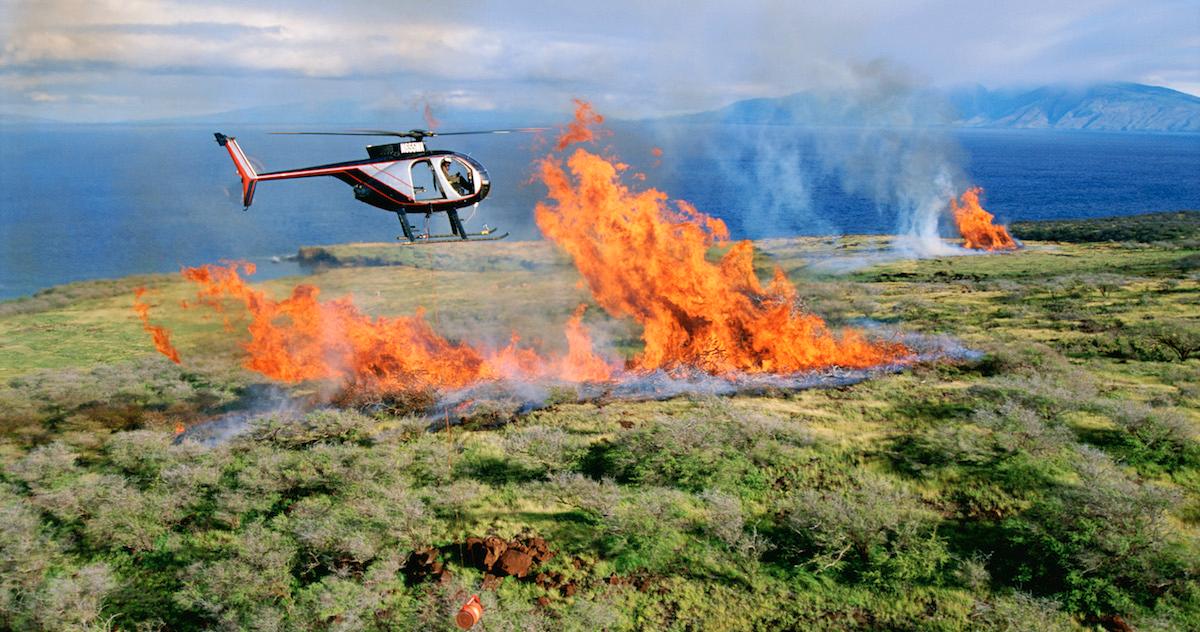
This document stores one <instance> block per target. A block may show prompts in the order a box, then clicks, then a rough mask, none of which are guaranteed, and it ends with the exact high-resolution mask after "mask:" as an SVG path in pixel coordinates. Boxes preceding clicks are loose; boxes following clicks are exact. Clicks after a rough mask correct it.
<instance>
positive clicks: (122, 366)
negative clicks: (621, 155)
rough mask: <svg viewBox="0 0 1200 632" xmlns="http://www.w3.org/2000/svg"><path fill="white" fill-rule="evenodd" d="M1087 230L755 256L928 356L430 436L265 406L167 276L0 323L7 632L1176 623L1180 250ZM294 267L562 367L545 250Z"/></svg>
mask: <svg viewBox="0 0 1200 632" xmlns="http://www.w3.org/2000/svg"><path fill="white" fill-rule="evenodd" d="M1087 226H1088V222H1081V223H1077V224H1075V225H1065V224H1060V225H1058V226H1055V227H1053V231H1054V232H1051V233H1048V234H1047V238H1048V239H1055V240H1057V241H1056V243H1046V242H1037V241H1032V240H1028V241H1027V242H1026V246H1027V247H1026V248H1025V249H1024V250H1021V251H1019V252H1016V253H1013V254H1005V255H991V256H963V257H955V258H944V259H930V260H921V261H914V260H900V261H894V260H893V261H887V260H883V259H881V260H880V261H881V262H880V263H877V264H875V265H873V266H869V267H865V268H861V269H859V270H858V271H857V272H854V273H852V274H851V275H849V276H831V275H829V274H827V273H824V272H822V271H821V270H824V269H827V268H826V267H823V266H820V265H818V264H819V263H820V262H823V261H829V260H832V259H837V258H847V259H858V258H862V257H869V256H871V255H872V253H879V252H880V251H881V249H882V248H886V246H887V244H888V238H887V237H879V236H867V237H854V236H850V237H845V238H842V239H841V240H839V241H837V242H831V241H830V240H829V239H825V238H803V239H777V240H769V241H764V242H760V243H759V244H757V252H756V254H755V261H756V264H757V268H758V269H759V270H760V272H761V273H762V274H763V275H764V277H765V275H766V274H769V273H770V271H771V270H772V269H773V268H774V266H776V265H778V266H780V267H781V268H782V269H783V270H784V271H785V272H786V273H787V274H788V275H789V276H790V277H791V278H792V279H793V280H794V281H796V283H797V285H798V287H799V288H800V293H801V297H802V301H803V303H804V304H805V306H806V307H808V308H809V309H812V310H814V311H815V312H817V313H819V314H821V315H822V316H824V317H825V318H826V319H828V320H829V321H830V322H831V323H833V324H834V325H842V324H858V325H862V324H863V323H864V322H867V323H873V324H875V325H878V326H882V327H892V328H897V329H898V330H900V331H904V332H912V333H920V334H925V335H930V336H947V337H950V338H951V339H952V340H953V341H956V342H958V343H960V344H961V345H963V346H964V347H965V348H967V349H970V350H972V351H973V352H974V353H962V354H959V355H958V356H957V358H956V359H955V358H945V359H942V360H938V361H932V362H928V363H922V364H918V365H915V366H908V367H906V368H904V369H903V370H902V371H900V372H898V373H883V374H878V375H875V376H874V377H872V378H871V379H868V380H866V381H863V382H860V383H857V384H854V385H843V386H838V387H835V388H820V389H806V390H779V389H772V388H758V389H753V390H745V391H743V392H740V393H737V394H734V395H732V396H728V397H713V396H709V395H700V394H695V395H688V396H680V397H672V398H665V399H661V400H656V399H654V398H651V399H650V400H648V401H635V400H632V399H623V398H622V397H620V396H619V395H616V394H611V393H610V394H608V395H601V396H597V397H592V398H587V399H585V400H583V401H579V400H578V399H577V398H576V397H575V395H574V393H573V392H572V391H571V390H570V389H569V388H568V389H562V390H557V391H553V392H551V393H549V394H548V396H547V398H546V399H545V401H544V402H542V405H541V406H540V407H536V408H533V409H520V410H516V409H513V408H510V407H506V406H505V405H504V403H503V402H496V403H495V405H494V406H491V407H490V408H489V407H479V406H476V407H475V408H473V409H471V412H470V413H469V414H460V413H459V412H457V411H453V412H452V411H447V412H445V413H444V414H443V413H439V414H438V415H437V416H435V417H433V418H430V417H427V416H425V415H423V414H422V412H421V411H423V410H424V407H425V406H426V405H427V404H428V403H429V400H428V399H420V398H417V399H412V400H403V399H388V400H386V401H383V400H379V401H374V402H367V403H365V404H364V403H363V402H357V403H356V404H357V406H349V405H343V406H342V407H328V406H325V407H316V408H314V407H313V406H314V403H313V402H316V401H319V400H320V397H321V393H322V392H325V391H327V390H328V388H327V387H326V386H322V385H321V384H318V383H300V384H296V385H290V386H289V385H281V384H270V383H267V381H266V380H264V379H263V378H262V377H261V376H259V375H258V374H256V373H253V372H251V371H248V370H246V369H243V368H241V367H240V366H239V364H240V361H241V357H242V354H243V351H242V349H241V348H240V347H239V343H240V342H241V341H242V340H243V338H244V337H245V334H244V333H243V330H244V325H245V320H244V315H243V314H242V313H241V312H240V311H239V310H240V309H241V308H240V307H236V306H235V304H234V303H229V304H227V305H226V311H224V312H222V313H216V312H213V311H211V310H203V309H184V308H183V307H182V306H181V301H184V300H187V301H195V300H196V292H195V287H194V286H193V285H192V284H191V283H189V282H187V281H185V280H183V279H181V278H180V277H179V276H178V275H155V276H147V277H140V278H134V279H121V280H114V281H96V282H85V283H78V284H72V285H69V286H63V287H59V288H55V289H53V290H52V291H47V292H43V293H40V294H39V295H37V296H34V297H29V298H25V299H20V300H16V301H8V302H0V339H3V340H4V341H5V343H4V345H5V353H3V354H0V454H3V467H2V468H0V517H2V518H0V628H3V629H46V630H61V629H75V628H79V627H84V628H86V629H101V628H105V627H106V628H107V629H254V628H274V629H306V630H334V629H379V630H384V629H387V630H406V629H411V630H450V629H453V618H452V617H453V615H454V613H455V612H457V610H458V608H459V606H460V605H462V603H463V602H465V601H466V599H467V597H469V596H470V595H471V594H478V595H479V596H480V599H481V600H482V603H483V606H484V614H483V619H482V621H481V623H480V625H479V626H478V627H476V628H475V629H480V630H514V629H520V630H535V631H537V630H547V631H548V630H581V631H582V630H601V629H607V630H635V629H636V630H690V629H705V630H761V629H778V630H793V629H832V630H856V629H921V630H927V629H937V630H1014V629H1019V630H1097V629H1109V630H1123V629H1128V628H1127V627H1125V626H1132V627H1133V628H1134V629H1138V630H1169V629H1197V628H1200V597H1198V596H1200V565H1198V564H1197V560H1200V438H1198V437H1200V412H1198V410H1200V389H1198V388H1197V384H1200V379H1198V378H1200V358H1197V357H1194V356H1195V354H1196V353H1197V352H1200V320H1198V318H1197V310H1196V306H1197V304H1200V279H1198V277H1197V274H1198V270H1200V267H1198V266H1200V250H1197V246H1196V244H1195V243H1194V241H1190V240H1189V237H1188V236H1187V235H1181V234H1173V235H1165V236H1164V235H1156V236H1145V238H1144V239H1138V240H1126V239H1120V240H1115V241H1105V242H1093V241H1092V240H1090V239H1089V240H1086V241H1081V242H1080V243H1072V242H1070V239H1071V238H1072V235H1076V234H1084V235H1086V234H1091V232H1093V231H1092V230H1091V229H1089V228H1087ZM1048 230H1049V229H1048ZM1104 230H1110V231H1111V230H1125V229H1124V228H1121V227H1116V228H1114V227H1112V226H1109V227H1107V228H1105V229H1104ZM1131 230H1132V229H1131ZM1136 230H1138V231H1141V230H1142V228H1141V227H1138V228H1137V229H1136ZM1139 234H1141V233H1139ZM1017 236H1018V237H1021V236H1022V235H1021V233H1020V232H1019V231H1018V232H1017ZM306 252H307V255H306V256H307V257H308V258H309V259H310V261H311V262H312V263H313V264H314V268H315V272H314V274H312V275H310V276H308V277H304V278H294V279H278V280H273V281H269V282H265V283H261V284H256V287H257V288H260V289H263V290H265V291H266V292H267V293H268V294H269V295H271V296H282V295H285V294H287V293H289V292H290V291H291V288H292V287H293V286H294V285H295V284H296V283H299V282H305V283H311V284H313V285H315V286H317V287H319V288H320V292H321V297H323V298H326V297H327V298H336V297H341V296H353V300H354V302H355V304H356V305H358V306H360V307H361V308H363V309H365V310H366V311H367V312H369V313H371V314H373V315H389V316H394V315H401V314H411V313H412V312H413V311H414V310H416V309H417V308H418V307H419V306H424V307H425V309H426V310H427V318H428V319H429V321H430V322H431V323H432V324H433V326H434V327H435V328H436V329H437V330H438V331H439V332H442V333H444V334H445V335H448V336H451V337H456V336H471V337H473V338H474V339H494V340H498V341H501V343H503V341H506V340H507V339H508V337H509V336H510V335H511V334H512V333H513V329H515V330H516V333H518V334H520V335H521V336H522V338H523V339H525V340H540V341H541V342H542V343H543V344H546V345H550V346H554V345H562V344H563V343H562V342H561V341H559V340H558V339H557V336H558V334H557V333H556V332H557V331H558V329H557V327H559V326H561V323H562V322H563V321H564V319H565V318H566V317H567V316H568V315H569V314H570V313H571V312H572V311H573V309H574V307H575V305H576V304H577V303H578V302H580V301H586V300H587V299H588V296H589V293H588V292H587V291H586V289H584V288H581V287H579V285H578V282H579V277H578V273H577V272H576V271H575V270H574V268H573V267H572V266H569V265H562V262H563V260H562V256H561V255H560V254H558V253H556V252H554V251H553V250H552V247H551V246H550V245H549V244H548V243H546V242H535V243H520V242H514V243H505V242H498V243H497V244H486V245H474V246H465V247H455V246H450V247H436V246H429V247H427V248H425V249H418V248H401V247H397V246H390V247H389V246H383V245H339V246H328V247H322V248H313V249H309V250H307V251H306ZM479 257H483V258H484V259H480V258H479ZM139 286H145V287H147V288H149V293H148V294H147V295H146V300H148V301H150V303H152V304H153V312H152V314H153V316H152V320H153V322H154V323H155V324H158V325H163V326H166V327H168V328H169V329H170V330H171V332H172V334H173V335H174V341H175V343H176V345H177V346H178V348H179V350H180V352H181V354H182V356H183V364H182V365H181V366H176V365H174V364H171V363H170V362H168V361H167V360H165V359H164V358H162V357H161V356H159V355H158V354H156V353H155V352H154V351H153V347H152V346H151V344H150V341H149V337H148V336H147V335H146V333H145V332H144V331H143V330H142V328H141V324H140V323H139V321H138V318H137V316H136V315H135V314H134V312H133V310H132V309H131V306H132V304H133V290H134V288H136V287H139ZM587 319H588V322H589V323H590V324H592V325H593V326H594V328H596V329H598V330H602V331H605V332H607V334H608V335H609V336H610V337H611V339H612V341H613V342H614V344H615V345H616V346H617V347H618V348H620V349H622V350H623V352H624V353H625V354H627V355H628V354H633V353H636V352H637V349H636V348H634V347H631V346H630V345H631V344H632V343H631V342H630V341H631V340H633V341H636V337H634V336H631V335H630V332H629V327H630V326H629V325H628V324H627V323H622V322H618V321H613V320H611V319H609V318H608V317H607V316H605V315H604V314H603V312H602V311H601V310H599V309H595V308H593V309H589V310H588V312H587ZM226 322H228V325H226ZM1189 341H1191V342H1190V343H1189ZM1189 344H1190V345H1191V346H1188V345H1189ZM435 395H436V394H435ZM214 420H216V422H215V423H219V424H222V425H221V426H220V429H221V432H214V430H213V429H214ZM227 431H228V432H227ZM234 431H236V432H234ZM222 434H224V436H227V437H228V438H227V440H225V441H223V442H212V441H210V440H211V439H212V438H214V437H217V436H221V435H222ZM88 626H90V627H88Z"/></svg>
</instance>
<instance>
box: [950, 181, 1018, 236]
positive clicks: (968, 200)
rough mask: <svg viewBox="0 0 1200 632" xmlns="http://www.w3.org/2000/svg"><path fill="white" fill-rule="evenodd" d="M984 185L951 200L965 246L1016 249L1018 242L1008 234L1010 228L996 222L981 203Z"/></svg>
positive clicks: (951, 208)
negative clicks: (980, 197)
mask: <svg viewBox="0 0 1200 632" xmlns="http://www.w3.org/2000/svg"><path fill="white" fill-rule="evenodd" d="M980 193H983V188H982V187H972V188H970V189H967V190H966V191H965V192H963V194H962V197H961V198H960V199H958V200H950V210H951V211H952V212H953V215H954V223H955V224H956V225H957V226H958V232H959V234H960V235H962V238H963V246H966V247H967V248H971V249H973V250H988V251H996V250H1016V249H1017V242H1016V241H1015V240H1014V239H1013V238H1012V235H1009V234H1008V229H1007V228H1005V227H1004V226H1001V225H999V224H996V223H995V222H994V221H993V220H994V219H995V216H994V215H992V214H991V213H989V212H987V211H985V210H984V209H983V206H981V205H980V204H979V194H980Z"/></svg>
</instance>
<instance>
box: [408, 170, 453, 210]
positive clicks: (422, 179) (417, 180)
mask: <svg viewBox="0 0 1200 632" xmlns="http://www.w3.org/2000/svg"><path fill="white" fill-rule="evenodd" d="M412 183H413V198H414V199H415V200H416V201H418V202H434V201H437V200H444V199H446V196H445V194H443V193H442V183H441V181H440V180H439V179H438V177H437V175H436V174H435V173H434V172H433V164H431V163H430V162H429V161H428V160H418V161H416V162H414V163H412Z"/></svg>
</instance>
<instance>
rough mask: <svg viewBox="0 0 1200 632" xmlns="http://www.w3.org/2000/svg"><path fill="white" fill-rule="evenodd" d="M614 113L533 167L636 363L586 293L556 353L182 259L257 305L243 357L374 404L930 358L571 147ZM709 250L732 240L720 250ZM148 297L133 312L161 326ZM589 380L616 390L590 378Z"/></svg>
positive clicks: (204, 297) (723, 379)
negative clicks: (252, 282)
mask: <svg viewBox="0 0 1200 632" xmlns="http://www.w3.org/2000/svg"><path fill="white" fill-rule="evenodd" d="M602 120H603V119H602V117H600V116H599V115H597V114H595V113H594V112H593V111H592V110H591V107H590V106H589V105H588V104H587V103H584V102H577V111H576V120H575V122H574V123H572V124H571V125H570V126H568V127H567V128H565V129H564V131H563V134H562V136H561V137H560V138H559V140H558V143H557V145H556V146H555V147H556V150H557V151H556V153H552V154H550V155H547V156H545V157H544V158H542V159H541V160H539V161H538V163H537V175H538V177H539V179H540V180H541V182H543V183H544V184H545V185H546V187H547V189H548V192H549V193H548V199H547V200H546V201H544V202H542V203H539V204H538V205H537V207H536V210H535V215H536V220H537V223H538V226H539V227H540V228H541V230H542V232H543V234H544V235H545V236H546V238H547V239H549V240H551V241H552V242H554V243H555V244H557V245H558V246H559V247H560V248H562V249H563V250H564V251H565V252H566V253H567V254H568V255H570V257H571V259H572V260H573V262H574V264H575V266H576V268H577V269H578V271H579V273H580V275H581V276H582V277H583V280H584V282H586V284H587V286H588V287H589V288H590V290H591V293H592V296H593V299H594V300H595V302H596V303H597V304H598V305H599V306H600V307H601V308H602V309H604V310H605V312H607V314H608V315H609V316H611V317H613V318H629V319H632V320H634V321H636V322H637V323H638V324H639V325H641V327H642V334H641V336H642V342H643V350H642V352H641V353H640V354H638V355H637V356H635V357H633V358H631V359H629V360H628V361H627V362H626V363H625V364H624V366H621V365H620V364H619V363H617V362H614V361H612V360H611V359H610V358H609V356H607V355H606V354H603V353H600V352H598V351H597V350H596V349H595V346H594V344H593V340H592V335H591V333H590V332H589V330H588V328H587V327H586V326H585V325H584V324H583V314H584V309H585V308H584V306H583V305H580V306H579V308H578V309H576V310H575V312H574V314H573V315H572V316H571V317H570V318H569V319H568V321H567V322H566V324H565V326H564V336H565V337H566V340H567V347H568V350H567V353H566V354H565V355H562V356H552V355H545V354H542V353H539V352H538V351H537V350H535V349H533V348H530V347H526V346H523V345H522V344H521V342H520V340H519V339H517V338H516V337H515V336H514V337H513V339H512V341H511V343H510V344H508V345H507V346H505V347H502V348H489V347H485V346H478V345H472V344H469V343H467V342H463V341H452V340H448V339H446V338H444V337H442V336H441V335H439V334H438V333H437V332H436V331H434V329H433V328H432V327H431V326H430V324H429V322H428V321H427V320H426V319H425V317H424V313H423V311H422V310H418V311H417V312H416V313H415V314H413V315H411V316H400V317H393V318H388V317H378V318H372V317H370V316H368V315H366V314H364V313H363V312H361V311H360V310H359V309H358V308H357V307H356V306H355V305H354V302H353V299H352V297H349V296H347V297H342V298H336V299H332V300H322V298H321V296H320V290H319V289H318V288H316V287H314V286H311V285H299V286H296V287H295V288H294V289H293V291H292V293H291V295H290V296H288V297H286V298H283V299H279V300H277V299H275V298H272V297H270V296H268V295H266V294H265V293H264V292H263V291H261V290H257V289H254V288H252V287H250V286H249V285H248V284H247V283H246V281H245V280H244V278H243V276H242V273H253V271H254V269H253V266H252V265H250V264H229V265H225V266H201V267H198V268H189V269H186V270H184V272H183V274H184V276H185V277H186V278H187V279H189V280H191V281H193V282H194V283H196V284H197V286H198V288H199V301H197V302H194V303H193V304H200V305H206V306H209V307H212V308H214V309H218V310H221V309H225V306H226V305H225V304H226V303H227V302H230V301H232V302H234V303H240V304H241V306H242V307H243V308H244V309H245V311H246V313H247V314H248V316H249V322H248V324H247V325H246V331H247V333H248V335H249V337H248V340H246V341H245V342H244V343H243V347H244V349H245V352H246V359H245V366H246V367H247V368H249V369H251V370H254V371H256V372H258V373H260V374H262V375H264V376H266V377H268V378H271V379H272V380H276V381H279V382H289V383H295V382H300V381H305V380H321V381H329V382H333V383H336V384H339V385H341V386H342V388H343V389H345V390H346V391H353V393H352V396H348V397H346V398H344V399H345V401H356V400H362V399H364V398H365V399H366V400H370V399H371V396H370V395H371V394H372V393H396V392H413V393H423V392H436V393H438V394H439V397H440V398H441V399H442V402H443V403H444V404H447V405H455V406H458V405H461V404H462V402H463V401H465V400H466V399H467V398H466V397H465V396H464V397H455V396H454V393H467V392H471V391H473V390H474V391H475V392H478V389H480V388H491V387H488V386H487V385H505V386H506V387H511V388H512V389H515V392H518V394H517V395H515V397H516V398H517V399H520V400H525V401H529V400H530V399H531V398H533V399H536V398H538V397H542V399H543V401H544V393H542V394H539V392H538V391H539V390H540V391H544V390H545V388H546V386H545V385H553V384H574V385H576V386H577V389H576V391H577V392H578V393H579V394H580V397H589V396H588V395H587V394H586V393H592V395H591V396H602V395H603V394H604V393H607V394H609V395H611V396H621V394H622V393H625V394H626V395H627V396H628V395H630V394H633V396H636V395H637V394H638V393H641V394H643V395H644V394H645V393H646V392H647V390H646V389H649V392H650V395H649V396H651V397H653V396H654V393H658V394H667V395H668V396H670V395H674V394H678V393H679V392H690V391H689V389H690V388H692V387H695V385H698V384H704V385H706V386H703V387H696V388H701V390H703V391H711V392H728V391H727V389H726V388H722V387H720V386H713V384H714V383H718V382H719V383H723V384H727V385H736V384H739V383H741V382H746V383H763V384H766V383H769V384H771V385H772V387H774V385H779V386H782V387H787V385H792V387H793V388H795V387H801V386H803V385H804V384H809V385H813V384H814V383H817V384H819V383H820V380H818V381H817V382H814V381H813V380H812V379H811V378H812V375H813V374H814V372H826V373H828V374H830V375H834V376H835V379H833V380H832V382H834V383H844V379H843V378H845V376H847V375H863V376H865V375H869V374H870V373H871V372H873V371H877V370H880V369H884V370H887V369H889V368H895V367H899V366H903V365H904V364H905V363H908V362H911V361H913V360H914V359H917V358H920V357H927V356H928V353H927V351H928V350H915V349H913V348H912V347H913V345H912V344H911V342H908V341H906V342H901V341H897V340H890V341H889V340H884V339H883V338H881V337H880V336H868V335H866V334H865V333H864V332H862V331H859V330H854V329H840V330H838V329H833V328H830V327H829V326H827V325H826V323H825V322H824V321H823V320H822V319H821V318H820V317H818V316H816V315H815V314H811V313H808V312H805V311H803V310H802V309H800V307H799V305H798V300H797V298H798V295H799V292H798V290H797V288H796V287H795V285H793V284H792V282H791V281H789V280H788V279H787V277H786V276H785V275H784V274H783V272H782V270H778V269H777V270H776V272H775V275H774V278H773V279H772V280H771V281H770V283H767V284H765V285H764V284H762V283H761V282H760V281H759V279H758V277H757V275H756V274H755V271H754V267H753V263H752V255H753V247H752V244H751V243H750V242H749V241H741V242H730V240H729V231H728V229H727V228H726V226H725V224H724V223H723V222H722V221H721V220H719V219H716V218H713V217H710V216H708V215H705V214H704V213H702V212H700V211H698V210H697V209H696V208H695V207H693V206H692V205H690V204H688V203H687V202H684V201H676V202H670V201H668V198H667V196H666V194H664V193H662V192H660V191H657V190H655V189H646V190H642V191H638V190H634V189H631V188H629V187H628V186H626V185H625V184H623V183H622V175H623V173H624V172H625V171H626V170H627V166H626V165H623V164H621V163H619V162H617V161H615V160H613V159H609V158H605V157H602V156H601V155H599V154H597V153H592V152H590V151H588V150H586V149H582V148H577V149H575V150H574V151H573V152H572V153H571V154H570V155H569V156H564V155H562V153H561V152H563V151H564V150H566V149H567V148H568V147H569V146H571V145H572V144H573V143H577V142H588V141H592V140H594V139H595V134H594V133H593V131H592V127H593V126H594V125H595V124H597V123H599V122H601V121H602ZM968 193H970V192H968ZM968 199H971V200H976V199H977V198H974V197H972V198H968V197H967V196H964V201H966V200H968ZM988 217H989V218H990V215H988ZM1001 230H1003V229H1001ZM1004 234H1005V236H1007V233H1004ZM1010 241H1011V240H1010ZM988 243H990V242H988ZM713 247H726V248H727V251H726V253H725V254H724V256H722V257H721V258H720V259H719V260H717V261H711V260H710V259H709V251H710V250H711V249H712V248H713ZM139 296H140V295H139ZM142 305H143V304H141V303H138V307H137V309H138V310H139V315H140V316H141V317H142V318H143V323H144V324H145V325H146V326H147V327H148V328H149V327H150V326H149V320H148V319H149V316H148V307H143V306H142ZM148 330H150V329H148ZM152 333H153V331H152ZM163 333H164V335H165V330H164V332H163ZM155 339H156V342H157V341H158V340H159V336H158V335H157V334H156V335H155ZM160 348H161V347H160ZM937 353H941V351H940V350H939V351H937ZM586 384H599V385H605V386H600V387H596V388H590V389H589V388H582V386H583V385H586ZM689 385H692V386H689ZM681 388H682V389H683V390H682V391H681V390H680V389H681ZM523 389H525V390H530V389H532V390H531V392H529V393H521V391H522V390H523ZM598 394H599V395H598ZM416 400H420V401H425V400H423V399H422V398H416ZM452 402H456V403H453V404H452Z"/></svg>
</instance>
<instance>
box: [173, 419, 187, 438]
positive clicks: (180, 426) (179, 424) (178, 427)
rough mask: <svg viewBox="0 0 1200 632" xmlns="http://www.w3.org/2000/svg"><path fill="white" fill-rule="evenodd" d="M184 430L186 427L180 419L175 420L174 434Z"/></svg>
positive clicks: (177, 434)
mask: <svg viewBox="0 0 1200 632" xmlns="http://www.w3.org/2000/svg"><path fill="white" fill-rule="evenodd" d="M184 430H187V427H186V426H184V425H183V422H182V421H177V422H175V436H176V437H178V436H179V435H181V434H183V431H184Z"/></svg>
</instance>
